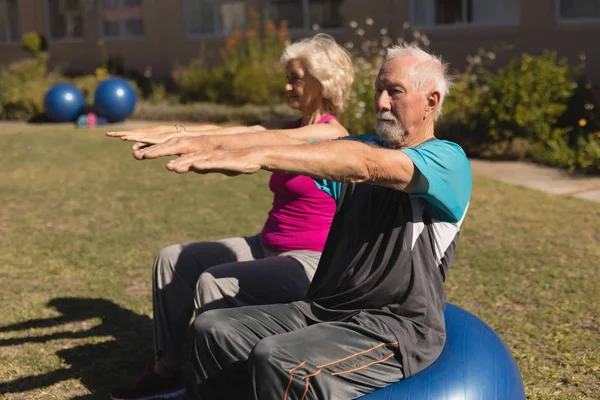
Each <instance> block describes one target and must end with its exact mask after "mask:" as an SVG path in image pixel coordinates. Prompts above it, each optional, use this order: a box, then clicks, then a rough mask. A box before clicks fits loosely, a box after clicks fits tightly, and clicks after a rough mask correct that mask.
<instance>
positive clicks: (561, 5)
mask: <svg viewBox="0 0 600 400" xmlns="http://www.w3.org/2000/svg"><path fill="white" fill-rule="evenodd" d="M557 3H558V4H557V6H558V7H557V8H558V17H559V19H562V20H573V21H577V20H579V21H581V20H591V19H600V1H598V0H557Z"/></svg>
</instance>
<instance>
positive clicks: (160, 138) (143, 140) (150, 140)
mask: <svg viewBox="0 0 600 400" xmlns="http://www.w3.org/2000/svg"><path fill="white" fill-rule="evenodd" d="M186 136H187V135H186V132H168V133H161V134H159V135H150V136H148V135H127V136H122V137H121V140H127V141H129V142H138V143H136V144H134V145H133V150H139V149H141V148H142V147H147V146H148V145H149V144H160V143H164V142H166V141H167V140H169V139H173V138H178V137H186Z"/></svg>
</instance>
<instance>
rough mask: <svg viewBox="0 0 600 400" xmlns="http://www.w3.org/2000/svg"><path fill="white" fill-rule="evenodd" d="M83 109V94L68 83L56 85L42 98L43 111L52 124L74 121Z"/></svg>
mask: <svg viewBox="0 0 600 400" xmlns="http://www.w3.org/2000/svg"><path fill="white" fill-rule="evenodd" d="M83 107H85V97H84V96H83V93H82V92H81V90H79V89H78V88H77V87H75V86H73V85H71V84H70V83H57V84H56V85H54V86H52V88H51V89H50V90H48V92H47V93H46V96H45V97H44V109H45V110H46V114H47V115H48V116H49V117H50V119H52V121H54V122H68V121H74V120H75V119H76V118H77V117H78V116H79V114H81V111H83Z"/></svg>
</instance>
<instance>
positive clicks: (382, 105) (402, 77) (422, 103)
mask: <svg viewBox="0 0 600 400" xmlns="http://www.w3.org/2000/svg"><path fill="white" fill-rule="evenodd" d="M416 63H417V60H416V59H415V58H414V57H410V56H403V57H398V58H394V59H391V60H389V61H387V62H386V63H385V64H383V66H382V67H381V69H380V70H379V75H378V76H377V80H376V81H375V91H376V93H375V111H376V122H375V130H376V132H377V135H378V136H379V137H381V138H382V139H383V140H384V141H385V142H387V143H389V144H395V145H402V143H403V142H404V141H405V139H406V137H407V136H408V135H410V134H411V133H412V132H415V131H418V130H419V128H420V127H421V126H422V125H423V123H424V120H425V117H426V116H427V114H428V113H427V96H426V93H425V92H423V91H422V90H418V89H417V86H416V85H415V82H414V78H412V74H411V71H412V67H413V66H414V65H415V64H416Z"/></svg>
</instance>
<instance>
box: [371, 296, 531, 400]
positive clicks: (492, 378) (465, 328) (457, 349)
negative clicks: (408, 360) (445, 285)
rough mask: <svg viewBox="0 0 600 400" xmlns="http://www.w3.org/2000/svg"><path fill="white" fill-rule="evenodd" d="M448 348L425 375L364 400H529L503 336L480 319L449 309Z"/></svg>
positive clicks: (422, 374)
mask: <svg viewBox="0 0 600 400" xmlns="http://www.w3.org/2000/svg"><path fill="white" fill-rule="evenodd" d="M444 315H445V319H446V345H445V346H444V349H443V351H442V353H441V354H440V356H439V357H438V359H437V360H436V361H434V362H433V364H431V365H430V366H429V367H427V368H425V369H424V370H423V371H420V372H418V373H417V374H415V375H414V376H411V377H408V378H406V379H403V380H401V381H399V382H396V383H394V384H392V385H390V386H387V387H385V388H383V389H380V390H378V391H376V392H373V393H371V394H368V395H366V396H363V397H361V399H363V400H384V399H385V400H481V399H483V400H487V399H494V400H525V388H524V387H523V379H522V378H521V373H520V372H519V368H518V367H517V363H516V362H515V359H514V358H513V356H512V354H511V353H510V351H509V350H508V348H507V347H506V345H505V344H504V343H503V342H502V340H501V339H500V337H499V336H498V335H497V334H496V333H495V332H494V331H493V330H492V328H490V327H489V326H488V325H486V324H485V322H483V321H481V320H480V319H479V318H477V317H476V316H475V315H473V314H471V313H469V312H468V311H465V310H463V309H462V308H460V307H457V306H455V305H452V304H446V310H445V311H444Z"/></svg>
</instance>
